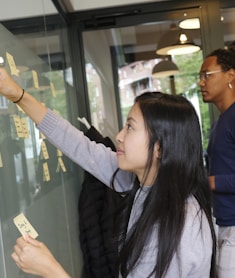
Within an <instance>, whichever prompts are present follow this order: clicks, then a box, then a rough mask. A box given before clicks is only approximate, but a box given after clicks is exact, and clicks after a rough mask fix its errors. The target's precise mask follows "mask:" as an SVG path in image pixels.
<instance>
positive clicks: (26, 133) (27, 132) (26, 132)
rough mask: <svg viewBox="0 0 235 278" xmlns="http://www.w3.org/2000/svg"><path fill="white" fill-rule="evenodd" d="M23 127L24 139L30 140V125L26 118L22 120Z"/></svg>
mask: <svg viewBox="0 0 235 278" xmlns="http://www.w3.org/2000/svg"><path fill="white" fill-rule="evenodd" d="M21 126H22V130H23V133H24V138H29V131H28V124H27V119H26V118H21Z"/></svg>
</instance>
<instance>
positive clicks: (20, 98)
mask: <svg viewBox="0 0 235 278" xmlns="http://www.w3.org/2000/svg"><path fill="white" fill-rule="evenodd" d="M23 96H24V89H22V95H21V96H20V97H19V98H18V99H17V100H16V101H13V103H18V102H20V101H21V100H22V98H23Z"/></svg>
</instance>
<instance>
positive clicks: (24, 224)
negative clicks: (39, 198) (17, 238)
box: [13, 213, 38, 238]
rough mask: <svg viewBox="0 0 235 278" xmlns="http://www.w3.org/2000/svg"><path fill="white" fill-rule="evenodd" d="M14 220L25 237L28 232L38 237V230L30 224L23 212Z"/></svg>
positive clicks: (33, 236)
mask: <svg viewBox="0 0 235 278" xmlns="http://www.w3.org/2000/svg"><path fill="white" fill-rule="evenodd" d="M13 222H14V224H15V225H16V227H17V229H18V230H19V232H20V233H21V235H22V236H23V237H25V235H26V234H28V235H29V236H31V237H32V238H37V237H38V233H37V232H36V230H35V229H34V227H33V226H32V225H31V224H30V222H29V221H28V219H27V218H26V217H25V216H24V214H23V213H20V214H19V215H17V216H16V217H15V218H14V219H13Z"/></svg>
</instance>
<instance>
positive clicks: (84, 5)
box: [61, 0, 169, 12]
mask: <svg viewBox="0 0 235 278" xmlns="http://www.w3.org/2000/svg"><path fill="white" fill-rule="evenodd" d="M164 1H169V0H128V1H127V0H102V1H101V0H92V1H84V0H61V2H63V3H64V5H65V6H66V8H67V11H69V12H74V11H83V10H90V9H100V8H110V7H115V6H124V5H131V4H139V3H151V2H155V3H156V2H164Z"/></svg>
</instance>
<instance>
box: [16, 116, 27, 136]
mask: <svg viewBox="0 0 235 278" xmlns="http://www.w3.org/2000/svg"><path fill="white" fill-rule="evenodd" d="M13 121H14V124H15V128H16V133H17V136H18V137H19V138H24V131H23V127H22V122H21V118H20V117H19V116H18V115H13Z"/></svg>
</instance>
